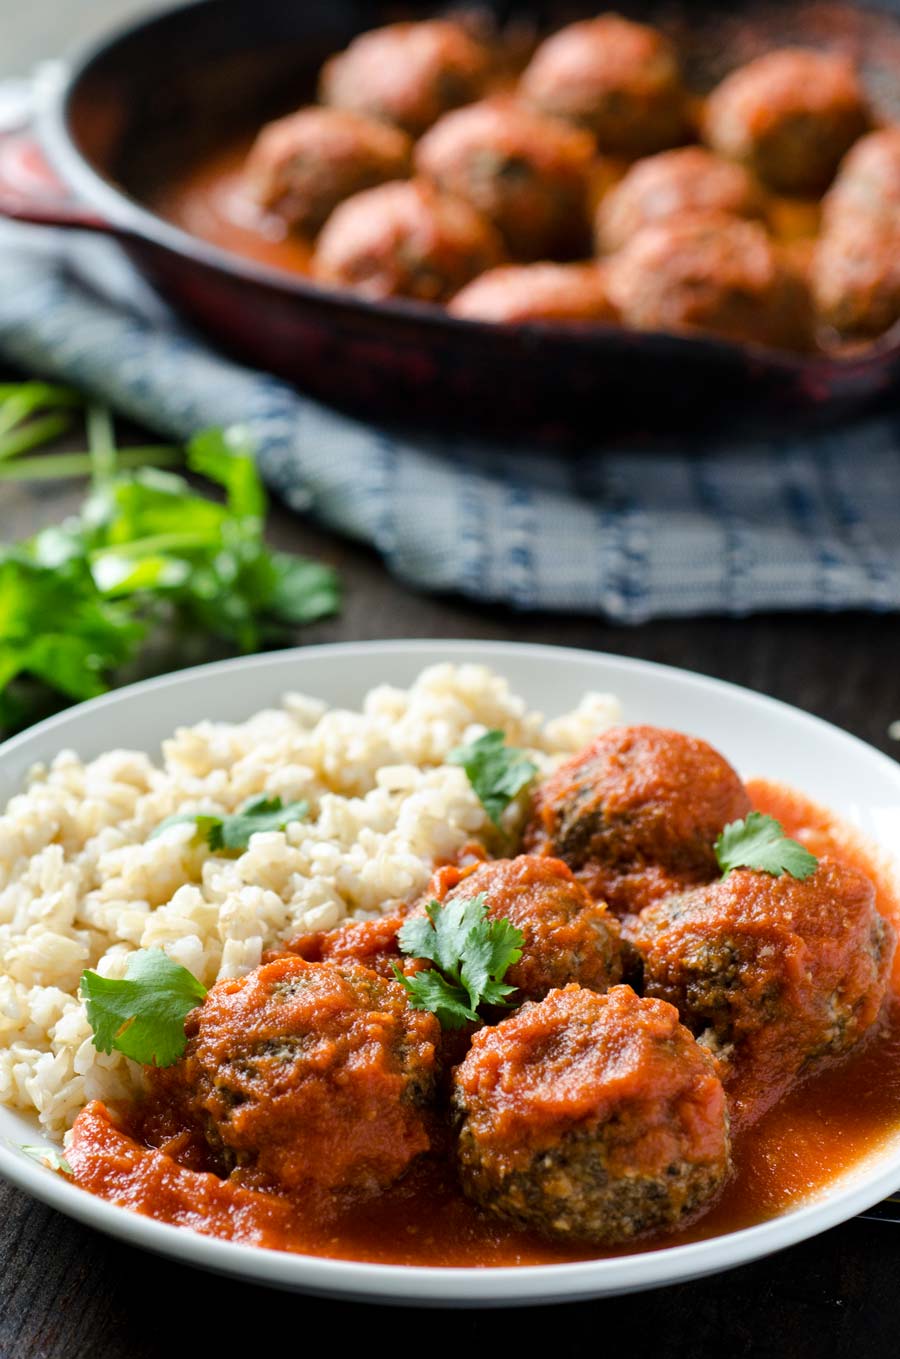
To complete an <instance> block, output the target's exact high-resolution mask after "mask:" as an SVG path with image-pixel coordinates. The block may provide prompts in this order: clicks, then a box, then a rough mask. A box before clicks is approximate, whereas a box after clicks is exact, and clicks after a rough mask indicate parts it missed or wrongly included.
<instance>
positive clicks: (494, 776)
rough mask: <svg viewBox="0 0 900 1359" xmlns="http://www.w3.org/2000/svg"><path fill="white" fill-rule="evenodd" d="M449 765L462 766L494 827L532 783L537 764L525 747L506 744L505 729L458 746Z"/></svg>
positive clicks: (487, 733) (450, 757)
mask: <svg viewBox="0 0 900 1359" xmlns="http://www.w3.org/2000/svg"><path fill="white" fill-rule="evenodd" d="M447 763H448V764H458V765H462V767H463V769H464V770H465V771H466V774H467V776H468V779H469V783H470V784H471V785H472V787H473V789H474V790H475V793H476V794H477V796H478V800H479V802H480V803H481V805H482V807H483V808H484V810H485V811H486V812H487V814H488V816H489V817H490V818H491V820H492V821H493V823H494V825H495V826H499V825H500V818H501V816H502V815H503V813H504V812H505V811H506V809H507V807H508V806H509V804H510V803H511V802H512V800H513V798H514V797H515V796H516V794H517V793H520V792H521V791H522V789H523V788H524V787H525V786H526V785H527V784H529V783H530V782H531V780H532V779H533V778H534V776H535V774H536V773H537V772H538V767H537V765H536V764H535V763H534V761H533V760H530V759H529V758H528V756H527V755H526V754H525V752H524V750H517V749H516V747H515V746H508V745H506V737H505V736H504V734H503V732H502V731H486V732H485V733H484V735H483V736H479V737H478V739H477V740H476V741H471V742H470V743H469V745H467V746H457V748H456V750H451V752H450V754H449V755H448V756H447Z"/></svg>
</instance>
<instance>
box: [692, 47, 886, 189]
mask: <svg viewBox="0 0 900 1359" xmlns="http://www.w3.org/2000/svg"><path fill="white" fill-rule="evenodd" d="M868 124H869V112H868V109H867V107H866V100H865V95H864V93H863V91H862V88H861V87H860V84H859V81H858V79H857V75H856V70H855V68H854V66H853V63H852V62H851V61H849V60H847V58H846V57H842V56H839V55H837V54H835V53H833V52H817V51H809V50H806V49H804V48H799V47H798V48H793V47H791V48H784V49H783V50H781V51H778V52H769V53H767V54H766V55H765V56H762V57H757V59H756V60H755V61H751V62H748V64H747V65H746V66H741V67H740V68H739V69H738V70H736V71H732V73H731V75H729V76H726V78H725V79H724V80H723V81H722V83H721V84H720V85H718V86H717V88H716V89H715V90H713V92H712V94H711V95H710V97H709V99H708V101H707V105H706V119H705V135H706V140H707V141H708V142H709V144H710V146H712V147H713V148H714V149H715V150H716V151H718V152H719V153H720V154H721V155H723V156H729V157H730V158H731V159H733V160H738V161H742V162H743V163H744V164H745V165H748V166H749V167H750V168H751V169H752V170H754V171H755V172H756V174H757V175H759V177H760V179H762V180H763V181H764V182H765V183H766V184H768V185H769V186H770V187H771V188H773V189H775V190H777V191H778V192H779V193H786V194H801V195H802V194H817V193H821V191H822V190H823V189H825V188H826V187H827V185H828V184H829V183H830V181H831V178H832V176H833V175H834V172H835V170H836V169H837V167H838V163H839V161H840V159H841V157H842V156H843V155H844V152H845V151H846V150H847V149H848V147H850V146H852V144H853V143H854V142H855V141H856V139H857V137H859V136H861V135H862V133H863V132H865V130H866V128H867V126H868Z"/></svg>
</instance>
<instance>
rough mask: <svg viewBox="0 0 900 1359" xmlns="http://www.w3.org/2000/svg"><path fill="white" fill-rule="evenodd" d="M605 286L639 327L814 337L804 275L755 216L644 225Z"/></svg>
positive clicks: (790, 343)
mask: <svg viewBox="0 0 900 1359" xmlns="http://www.w3.org/2000/svg"><path fill="white" fill-rule="evenodd" d="M607 286H608V288H609V295H610V299H611V300H612V302H613V304H614V305H615V306H616V307H617V308H618V309H619V312H620V313H621V316H622V319H623V321H624V322H625V324H626V325H629V326H633V327H634V329H635V330H660V331H673V332H675V333H678V332H679V331H686V332H691V331H700V332H706V333H708V334H711V335H719V336H721V337H722V338H724V339H729V340H736V341H740V342H745V343H747V342H749V343H754V344H762V345H768V346H773V347H775V348H779V349H805V348H807V347H808V346H809V344H810V337H811V333H812V308H811V303H810V297H809V289H808V285H807V283H806V280H805V278H804V276H803V273H802V271H801V270H800V269H798V268H797V267H796V265H795V264H794V263H792V262H791V260H790V258H789V256H788V255H787V254H786V253H785V252H782V251H780V250H779V249H778V247H777V246H776V245H775V244H774V242H773V241H772V240H771V238H770V237H769V236H768V234H767V233H766V231H765V228H764V227H763V226H762V225H761V224H760V223H758V222H748V221H744V220H743V219H741V218H738V217H729V216H726V215H725V214H724V213H711V212H710V213H692V214H687V215H685V216H683V217H673V218H671V219H669V220H668V221H663V222H658V223H656V224H652V225H650V226H646V227H644V228H643V230H641V231H639V232H638V233H637V235H636V236H634V237H633V238H632V239H631V241H629V243H628V244H627V245H626V246H625V248H624V249H622V250H620V251H619V252H618V253H617V254H616V255H614V256H613V257H612V258H611V259H610V261H609V266H608V271H607Z"/></svg>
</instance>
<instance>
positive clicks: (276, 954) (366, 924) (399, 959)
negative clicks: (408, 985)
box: [263, 915, 417, 979]
mask: <svg viewBox="0 0 900 1359" xmlns="http://www.w3.org/2000/svg"><path fill="white" fill-rule="evenodd" d="M404 919H405V916H403V915H381V916H377V917H376V918H375V919H374V920H347V921H345V922H344V923H343V924H342V925H338V926H336V927H335V928H334V929H332V930H316V931H315V932H314V933H313V934H301V935H299V936H298V938H296V939H294V940H292V941H291V943H290V944H288V945H287V946H286V948H285V947H282V948H280V949H273V950H272V952H271V953H269V954H266V955H265V956H264V958H263V961H264V962H271V961H273V960H274V959H276V958H281V957H283V956H284V954H285V953H293V954H295V955H296V957H298V958H305V959H306V961H307V962H310V963H360V964H361V965H362V966H363V967H368V968H370V969H371V970H372V971H373V972H377V973H378V974H379V976H382V977H388V978H389V979H393V978H394V976H395V975H396V974H395V973H394V966H395V965H397V966H402V967H403V968H404V970H409V971H415V970H417V969H416V968H415V967H414V966H413V965H412V959H409V958H404V957H403V955H402V954H401V952H400V945H399V943H398V942H397V933H398V931H399V929H400V927H401V925H402V924H403V921H404Z"/></svg>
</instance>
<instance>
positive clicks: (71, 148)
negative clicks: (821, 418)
mask: <svg viewBox="0 0 900 1359" xmlns="http://www.w3.org/2000/svg"><path fill="white" fill-rule="evenodd" d="M614 3H615V8H617V9H619V10H620V11H623V12H625V13H627V14H629V15H631V16H633V17H636V18H644V19H647V18H649V19H651V20H652V19H656V20H658V21H659V22H660V23H661V24H663V25H664V26H665V27H667V28H668V29H669V30H670V31H673V30H674V32H675V35H676V37H677V38H678V40H679V42H680V44H681V47H682V51H683V53H684V55H685V57H686V61H687V64H688V69H689V74H690V76H691V78H692V82H693V83H694V84H695V85H696V86H697V87H698V88H704V87H708V86H709V85H710V84H711V83H713V82H714V81H715V79H717V78H718V76H719V75H721V74H722V72H723V70H724V69H727V68H728V67H730V66H731V65H734V64H737V62H738V61H740V60H745V59H747V58H748V57H749V56H752V55H755V54H756V53H757V52H759V51H760V50H765V49H766V48H768V47H772V46H777V45H782V44H783V43H785V42H790V41H795V42H796V41H799V42H803V43H807V44H815V45H825V46H835V45H837V46H840V47H842V48H843V49H845V50H850V51H851V52H852V53H853V54H854V56H856V57H857V59H858V60H859V61H860V62H861V64H862V66H863V68H864V70H865V73H866V76H867V79H868V81H869V85H870V88H871V89H873V90H874V92H875V94H876V97H877V98H878V99H879V101H880V106H881V108H882V109H883V110H884V111H885V112H887V113H889V114H891V113H894V112H896V110H892V109H891V108H890V103H891V97H892V96H893V98H894V99H895V100H896V99H897V98H898V92H900V18H898V17H897V16H896V15H892V14H891V13H890V12H889V11H888V10H887V9H886V8H882V9H873V8H869V9H865V10H862V9H859V8H856V7H855V6H852V5H847V4H846V3H840V4H818V5H816V4H814V5H802V4H797V3H791V0H784V3H782V4H777V5H774V6H771V7H769V8H766V9H763V8H761V7H760V0H729V4H728V5H727V6H723V5H720V4H711V3H708V2H707V0H704V2H703V3H700V0H694V3H688V0H678V3H675V4H673V3H667V0H656V3H653V0H643V2H642V0H614ZM882 3H884V0H882ZM603 7H604V6H603V3H602V0H598V3H595V4H594V5H589V4H588V5H586V4H583V3H572V4H566V3H552V2H551V3H539V2H537V0H524V2H523V3H515V4H508V5H507V4H503V3H501V2H500V0H493V3H491V0H486V3H484V4H482V5H481V8H486V9H488V10H492V11H493V13H494V14H495V16H496V17H497V19H498V20H499V21H500V22H501V23H502V22H506V21H508V20H509V19H510V17H511V15H512V16H514V17H515V19H516V20H517V21H518V20H522V19H525V20H528V21H531V22H533V23H534V24H536V25H537V26H539V28H540V29H541V30H542V31H543V30H549V29H552V28H553V27H557V26H559V25H560V24H561V23H563V22H567V21H568V20H570V19H572V18H574V17H578V16H579V15H583V14H587V13H595V12H597V10H598V9H602V8H603ZM437 8H438V6H437V5H434V4H432V5H428V4H418V5H417V4H412V5H410V4H405V5H403V6H402V7H398V6H396V5H394V4H392V3H390V0H202V3H192V4H188V5H186V6H184V7H181V8H178V9H175V10H171V11H167V12H164V13H162V14H159V13H157V14H155V15H154V16H153V17H150V18H147V19H145V20H143V21H141V22H138V23H136V24H134V25H133V26H132V27H130V28H127V29H125V30H124V31H121V32H119V33H117V34H115V35H114V36H113V37H111V38H108V39H107V40H105V41H103V42H101V43H100V44H99V45H97V46H95V47H94V48H92V49H91V50H89V51H88V52H87V53H85V54H84V55H82V56H81V57H80V58H79V59H77V60H76V61H75V62H74V64H73V65H72V66H71V67H70V68H69V69H68V71H67V73H66V75H65V77H64V79H62V80H60V81H59V82H58V86H57V88H56V89H54V90H52V91H51V92H50V96H49V98H48V100H47V101H45V102H46V107H45V108H44V110H43V112H42V113H41V115H40V118H39V129H38V130H39V134H40V140H41V144H42V146H43V149H44V150H45V152H46V154H47V155H48V157H49V160H50V163H51V165H52V167H53V168H54V170H55V171H56V172H57V173H58V174H59V176H61V178H62V179H63V180H64V181H65V183H66V185H68V186H69V189H70V190H71V193H72V195H74V201H73V200H72V199H71V198H70V200H69V201H66V199H65V198H64V197H63V196H62V195H61V194H60V193H59V192H56V193H50V194H49V197H48V191H47V190H46V189H41V190H40V191H39V192H37V193H36V192H35V189H34V185H33V184H31V185H26V186H25V187H24V189H23V182H22V180H21V178H20V182H19V186H18V189H17V190H16V191H10V190H9V189H8V190H7V192H6V193H5V194H4V195H3V197H2V201H0V210H5V211H6V212H7V213H8V214H10V215H14V216H17V217H19V218H23V219H26V220H32V221H42V222H48V221H50V222H54V223H56V224H58V225H60V226H70V227H74V228H82V229H89V230H96V231H104V232H107V233H109V234H111V235H112V236H114V237H116V238H117V239H118V240H119V242H120V243H121V245H122V247H123V248H124V249H125V251H126V252H127V253H128V255H129V256H130V257H131V258H132V260H133V261H134V263H135V264H136V265H137V267H138V268H139V269H140V270H141V272H142V273H143V274H144V275H145V276H146V277H147V278H148V279H149V280H150V281H151V282H152V283H153V284H154V285H155V287H156V288H157V289H158V290H159V291H160V292H161V293H162V294H163V295H164V296H165V297H166V298H168V300H169V301H170V302H172V303H173V304H174V306H175V307H176V308H178V309H179V310H180V311H181V312H182V313H183V314H184V315H185V316H187V317H189V318H190V319H191V320H192V321H193V322H194V323H195V324H196V325H197V326H198V327H199V328H201V329H202V330H204V331H206V332H208V333H209V334H210V335H212V336H213V337H214V338H215V339H216V340H217V341H218V342H219V343H220V344H221V345H222V346H223V347H224V348H226V349H228V350H229V351H231V352H232V353H234V354H235V355H238V356H240V357H241V358H242V359H244V360H246V361H247V362H249V363H251V364H254V365H256V366H258V367H261V368H264V369H268V370H269V371H271V372H273V373H276V374H279V375H281V376H283V377H285V378H288V379H290V380H291V381H293V382H296V383H297V384H299V385H300V386H302V387H303V388H304V389H305V390H307V391H310V392H312V393H315V394H316V395H319V396H321V397H323V398H325V399H327V400H329V401H333V402H336V403H339V404H342V405H344V406H349V407H351V408H353V409H356V410H358V411H360V412H362V413H365V414H366V415H368V416H370V417H376V418H382V417H383V418H394V417H396V416H398V415H399V416H402V417H404V418H412V419H415V420H417V421H422V420H424V421H425V422H427V423H429V424H438V423H440V424H447V423H448V422H452V423H453V424H456V425H459V424H462V425H465V426H468V427H470V428H471V427H475V428H480V429H484V430H488V429H493V430H497V429H507V430H512V429H515V430H519V431H522V430H527V431H532V432H534V431H538V430H541V431H543V432H545V433H547V432H550V433H553V432H558V433H562V432H563V431H567V430H568V431H571V430H573V429H574V430H581V431H585V430H592V431H594V432H595V433H596V432H597V431H599V430H602V429H603V428H608V427H609V426H610V424H611V423H614V424H616V425H620V424H621V422H622V421H625V422H627V423H628V424H629V425H631V426H635V425H638V426H644V425H647V424H652V423H655V421H656V420H658V419H659V418H663V419H665V420H667V421H671V420H672V419H673V418H676V417H677V418H683V417H685V416H686V415H687V414H692V415H698V414H702V415H706V414H709V413H712V412H714V411H721V410H723V409H724V410H725V411H726V412H727V413H728V414H729V416H734V415H736V414H737V413H738V412H740V413H741V414H743V415H745V414H747V413H748V412H750V411H753V412H755V413H756V414H758V413H759V412H760V411H763V412H765V413H766V414H767V415H768V416H770V417H772V418H776V419H778V420H779V421H781V420H783V419H784V418H785V417H786V416H787V415H788V414H795V415H796V414H799V415H801V416H804V417H806V416H809V415H810V414H818V415H821V414H822V413H825V414H827V416H828V417H829V418H833V417H834V415H835V414H836V412H837V411H838V409H842V408H846V407H847V406H849V405H853V404H857V403H861V402H864V401H866V400H868V399H870V398H872V397H873V396H874V395H875V394H877V393H880V392H883V391H884V390H885V389H886V388H888V387H889V386H890V385H891V384H892V383H894V381H895V380H896V379H897V378H898V376H900V328H895V330H894V332H892V333H891V334H889V335H887V336H885V337H883V338H882V339H881V340H880V341H879V342H878V343H877V344H875V345H872V346H870V347H868V348H867V349H865V350H864V351H860V352H858V353H857V354H855V355H853V356H842V357H824V356H801V355H795V354H788V353H784V352H779V351H775V350H770V349H764V348H761V347H758V346H751V345H739V344H732V343H727V342H724V341H720V340H714V339H707V338H699V337H698V338H685V337H675V336H670V335H662V334H635V333H629V332H628V331H624V330H621V329H617V328H614V327H603V326H598V327H595V328H591V329H590V330H587V329H585V330H581V329H571V328H570V329H566V328H562V327H556V326H551V325H541V326H538V325H535V326H528V327H523V328H503V327H498V326H493V325H486V324H484V323H479V322H471V321H461V320H456V319H454V318H452V317H450V316H448V315H447V314H446V313H445V312H444V311H443V309H441V308H439V307H430V306H427V305H424V304H419V303H412V302H400V301H398V302H388V303H377V304H376V303H371V302H367V301H365V300H362V299H360V298H358V297H355V296H353V295H352V294H349V293H340V292H336V291H326V290H323V289H320V288H317V287H314V286H313V285H312V284H311V283H310V282H308V281H307V280H305V279H304V278H302V277H293V276H289V275H288V274H286V273H281V272H276V271H274V270H271V269H267V268H265V267H263V266H260V265H257V264H254V263H252V262H249V261H247V260H244V259H242V258H240V257H238V256H236V255H233V254H230V253H227V252H225V251H223V250H220V249H218V248H217V247H215V246H212V245H210V244H208V243H206V242H204V241H201V240H199V239H197V238H195V237H192V236H190V235H188V234H187V233H185V232H184V231H182V230H180V229H179V228H176V227H174V226H172V225H171V224H170V223H168V222H166V221H164V220H163V219H161V218H160V217H159V216H157V215H155V214H154V213H153V212H152V211H150V210H149V209H148V208H147V207H146V206H144V203H145V200H146V198H147V197H148V196H149V195H150V194H151V192H152V190H153V189H154V188H158V186H159V184H160V182H161V181H164V180H165V179H166V177H167V176H171V175H173V174H175V173H177V172H178V170H179V169H180V168H183V167H184V166H185V164H186V163H187V162H188V161H189V160H190V159H191V158H192V157H194V156H196V155H198V154H200V153H202V152H203V151H204V150H205V149H211V148H212V147H213V146H214V145H215V144H216V142H217V141H218V140H221V139H224V138H225V137H227V136H230V135H233V134H237V133H239V132H240V131H244V130H247V129H248V128H249V127H255V126H258V125H259V123H260V122H261V121H263V120H264V119H266V118H268V117H272V116H274V115H277V114H279V113H281V112H284V111H286V110H288V109H291V108H294V107H297V106H298V105H300V104H301V103H303V102H304V101H305V100H307V99H308V98H309V97H310V96H311V94H312V92H313V90H314V81H315V73H316V71H317V69H318V67H319V65H320V63H321V62H322V60H323V59H324V58H325V57H326V56H327V55H328V54H329V53H332V52H334V51H335V50H337V49H339V48H341V47H343V46H345V45H346V43H347V42H348V41H349V40H350V39H351V38H352V37H353V35H354V34H356V33H358V32H360V31H361V30H363V29H365V28H370V27H374V26H376V25H378V24H382V23H385V22H388V21H390V20H393V19H396V18H398V17H401V16H402V15H407V16H419V17H421V16H422V15H424V14H427V13H429V12H435V11H436V10H437Z"/></svg>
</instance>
